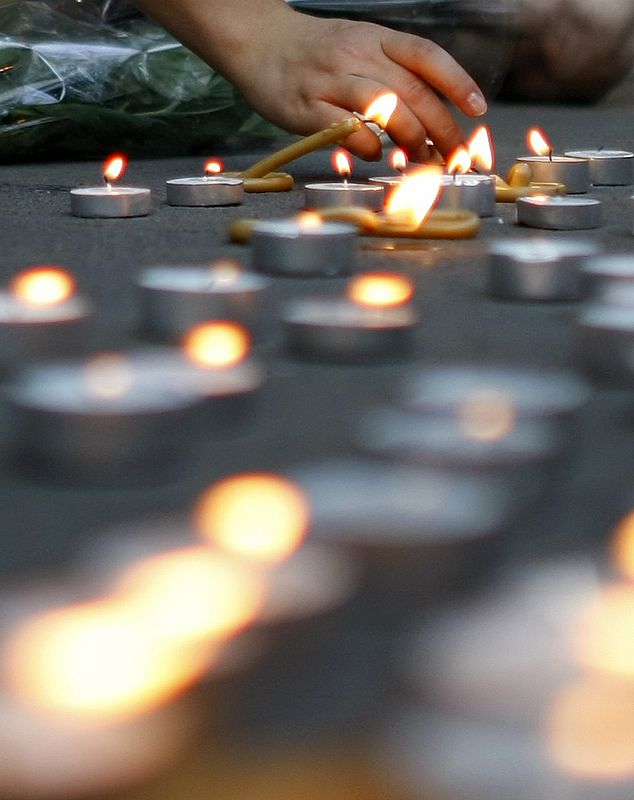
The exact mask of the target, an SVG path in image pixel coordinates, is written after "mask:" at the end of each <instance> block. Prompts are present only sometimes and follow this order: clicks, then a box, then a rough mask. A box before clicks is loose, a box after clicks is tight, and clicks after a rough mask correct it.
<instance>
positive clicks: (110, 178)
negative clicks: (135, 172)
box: [102, 153, 128, 183]
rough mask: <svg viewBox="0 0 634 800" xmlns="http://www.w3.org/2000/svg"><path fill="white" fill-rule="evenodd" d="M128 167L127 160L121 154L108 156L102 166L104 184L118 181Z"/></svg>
mask: <svg viewBox="0 0 634 800" xmlns="http://www.w3.org/2000/svg"><path fill="white" fill-rule="evenodd" d="M127 166H128V159H127V158H126V157H125V156H124V155H121V153H116V154H115V155H113V156H110V158H108V159H107V160H106V161H105V162H104V165H103V171H102V175H103V179H104V180H105V182H106V183H114V181H118V180H119V178H120V177H121V176H122V175H123V173H124V172H125V171H126V168H127Z"/></svg>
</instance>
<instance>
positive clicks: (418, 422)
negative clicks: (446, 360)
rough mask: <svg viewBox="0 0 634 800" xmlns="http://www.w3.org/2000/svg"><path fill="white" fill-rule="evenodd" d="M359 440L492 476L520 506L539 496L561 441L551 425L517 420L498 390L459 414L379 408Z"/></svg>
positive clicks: (387, 452) (377, 451)
mask: <svg viewBox="0 0 634 800" xmlns="http://www.w3.org/2000/svg"><path fill="white" fill-rule="evenodd" d="M356 441H357V444H358V446H359V447H360V449H361V450H363V451H364V452H367V453H368V454H370V455H373V456H378V457H380V458H382V459H386V460H389V461H392V462H396V463H403V464H414V465H416V466H419V467H427V468H432V469H440V470H443V471H445V470H446V471H449V472H452V473H455V474H458V475H474V476H478V477H486V478H490V479H491V480H492V481H494V482H495V484H496V485H497V486H501V487H503V488H504V490H505V492H506V493H507V495H508V498H509V506H510V507H511V505H512V506H513V507H517V508H523V507H525V506H526V504H527V503H528V502H532V501H534V500H535V499H536V498H537V497H539V494H540V492H541V491H543V489H544V486H545V485H546V480H547V475H548V471H549V470H550V468H551V467H552V466H553V465H554V463H555V459H556V457H557V456H558V455H559V453H560V446H561V441H560V438H559V437H557V435H556V434H555V432H554V431H553V429H552V426H550V425H548V424H547V423H543V422H541V421H539V420H520V421H517V420H515V418H514V413H513V408H512V405H511V403H510V402H509V401H508V399H507V398H504V397H503V396H499V395H497V394H496V393H494V392H492V393H490V394H489V395H488V396H487V395H486V394H484V393H483V394H482V395H481V396H480V398H478V399H476V400H475V401H474V402H472V403H466V404H465V407H464V409H463V411H462V413H460V414H457V415H456V416H455V417H446V418H439V417H437V416H433V415H427V414H419V413H416V412H413V411H405V410H402V409H395V408H380V409H375V410H373V411H370V412H369V413H368V414H366V415H365V416H364V417H363V418H362V419H361V423H360V426H359V429H358V432H357V436H356ZM513 510H516V509H513Z"/></svg>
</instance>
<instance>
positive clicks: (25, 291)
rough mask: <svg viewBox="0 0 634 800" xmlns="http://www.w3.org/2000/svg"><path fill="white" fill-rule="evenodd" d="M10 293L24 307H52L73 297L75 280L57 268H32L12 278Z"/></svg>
mask: <svg viewBox="0 0 634 800" xmlns="http://www.w3.org/2000/svg"><path fill="white" fill-rule="evenodd" d="M10 291H11V293H12V294H13V296H14V297H16V298H17V299H18V300H20V302H22V303H25V304H26V305H33V306H54V305H59V304H60V303H63V302H65V301H66V300H68V299H69V298H70V297H72V296H73V294H74V293H75V280H74V278H73V276H72V275H71V274H70V273H69V272H66V271H65V270H63V269H59V267H49V266H41V267H32V268H31V269H26V270H23V271H22V272H19V273H18V274H17V275H14V276H13V278H12V280H11V283H10Z"/></svg>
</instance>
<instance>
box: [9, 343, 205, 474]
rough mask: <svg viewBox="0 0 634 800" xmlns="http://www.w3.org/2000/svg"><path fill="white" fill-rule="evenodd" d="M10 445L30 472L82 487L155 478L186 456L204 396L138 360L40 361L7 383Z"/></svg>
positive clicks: (173, 471)
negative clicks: (174, 382) (179, 385)
mask: <svg viewBox="0 0 634 800" xmlns="http://www.w3.org/2000/svg"><path fill="white" fill-rule="evenodd" d="M5 399H6V401H7V406H8V413H9V416H10V418H11V420H12V424H11V436H12V440H11V442H10V445H9V447H10V450H11V453H12V456H13V459H14V461H15V463H16V466H17V467H18V468H19V469H20V470H21V471H23V472H24V473H25V474H26V475H27V476H33V477H36V478H43V479H47V480H53V481H55V482H62V483H66V482H71V483H79V484H102V483H104V484H121V483H123V484H125V485H128V484H130V483H134V482H143V483H151V482H157V481H158V482H160V481H164V480H166V479H168V478H170V477H171V478H174V477H175V476H176V474H177V471H178V468H179V466H180V464H181V463H182V461H183V458H184V456H185V455H186V454H187V451H188V448H189V445H190V443H191V439H192V438H193V431H194V425H195V422H196V420H197V413H198V411H199V408H200V406H201V402H202V401H201V397H200V395H199V394H195V393H193V392H191V391H190V389H189V388H188V389H183V388H181V387H178V386H175V385H173V384H171V383H169V382H168V381H165V380H164V378H163V377H162V373H160V372H159V374H157V364H156V362H155V361H154V360H150V361H149V362H148V363H147V364H146V363H145V362H144V360H143V358H142V357H135V358H127V357H125V356H123V355H121V354H102V355H98V356H94V357H93V358H91V359H89V360H88V361H75V362H59V363H51V364H50V365H49V364H42V365H38V366H35V367H32V368H30V369H28V370H25V371H24V372H23V373H21V374H20V375H19V376H18V377H16V378H15V379H14V380H13V381H12V383H10V384H9V385H8V386H6V387H5Z"/></svg>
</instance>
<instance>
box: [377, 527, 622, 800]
mask: <svg viewBox="0 0 634 800" xmlns="http://www.w3.org/2000/svg"><path fill="white" fill-rule="evenodd" d="M608 550H609V561H608V560H607V559H605V558H601V559H598V560H597V559H593V558H590V557H586V556H583V555H577V556H575V555H568V556H561V557H559V558H557V559H550V560H541V561H540V562H538V563H535V564H532V565H530V566H529V565H525V566H522V567H518V568H516V569H515V570H514V571H512V572H510V573H508V574H505V575H503V576H500V577H499V578H498V579H497V580H496V581H494V582H492V584H491V585H489V586H488V587H487V588H486V589H485V590H481V591H480V592H479V593H477V594H476V595H475V596H471V597H469V599H468V602H464V603H460V604H454V605H452V606H451V607H444V608H440V609H438V610H437V611H436V612H435V613H434V612H432V613H431V614H427V616H426V617H425V618H421V619H420V621H419V622H418V623H416V624H414V625H413V626H412V628H411V637H410V640H409V643H408V644H407V646H405V647H404V648H403V650H402V652H401V653H400V656H401V657H400V659H399V667H398V676H399V681H400V688H401V695H400V696H401V700H402V703H401V705H400V706H399V707H398V708H397V710H396V712H395V713H394V714H393V715H392V716H391V717H390V719H389V720H388V722H387V724H386V725H385V727H384V728H383V735H382V736H381V738H380V740H379V741H377V742H375V743H374V752H377V753H382V754H383V757H382V764H383V765H384V767H385V770H386V771H387V773H388V774H389V776H390V779H391V782H392V784H393V791H394V795H395V796H397V797H399V798H400V799H401V800H417V798H419V797H420V792H421V787H422V786H424V787H425V788H426V791H428V792H429V793H430V794H432V795H438V796H442V797H444V798H447V800H462V799H463V798H464V797H467V796H468V797H470V798H473V800H504V799H505V798H507V797H509V795H510V794H513V795H514V796H519V797H521V798H522V800H543V798H544V797H548V796H566V797H569V798H574V800H586V799H587V798H591V797H596V796H597V795H598V794H600V795H601V797H604V798H610V800H627V798H629V797H631V795H632V791H633V790H634V755H633V753H632V741H633V738H634V706H633V704H632V692H633V691H634V648H633V642H634V638H633V630H632V625H633V620H634V615H633V613H632V609H633V607H634V514H633V513H632V512H630V513H628V514H626V515H625V516H624V517H622V518H621V519H620V521H619V522H618V524H617V526H616V528H615V530H614V532H613V535H612V536H611V537H610V539H609V548H608ZM606 562H607V563H606ZM519 787H521V789H520V788H519ZM394 795H392V796H394Z"/></svg>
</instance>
